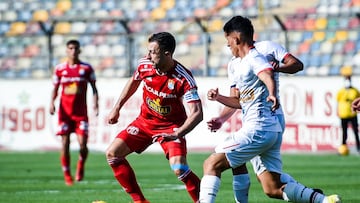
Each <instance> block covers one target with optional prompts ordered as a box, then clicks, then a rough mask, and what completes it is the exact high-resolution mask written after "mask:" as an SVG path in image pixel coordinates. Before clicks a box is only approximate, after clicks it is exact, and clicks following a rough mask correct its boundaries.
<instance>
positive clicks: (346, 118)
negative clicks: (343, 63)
mask: <svg viewBox="0 0 360 203" xmlns="http://www.w3.org/2000/svg"><path fill="white" fill-rule="evenodd" d="M341 75H343V76H344V79H345V80H344V87H343V88H341V89H340V90H339V91H338V93H337V96H336V100H337V102H338V105H337V111H338V112H337V113H338V116H339V118H340V120H341V128H342V144H343V145H346V141H347V137H348V132H347V129H348V124H349V123H351V126H352V129H353V131H354V135H355V140H356V147H357V150H358V152H359V153H360V142H359V129H358V119H357V113H356V111H353V109H352V102H353V101H354V100H355V99H356V98H358V97H360V92H359V90H358V89H356V88H355V87H353V86H352V85H351V75H352V69H351V67H343V68H342V69H341Z"/></svg>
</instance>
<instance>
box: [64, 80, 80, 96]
mask: <svg viewBox="0 0 360 203" xmlns="http://www.w3.org/2000/svg"><path fill="white" fill-rule="evenodd" d="M78 92H79V88H78V86H77V84H76V83H75V82H73V83H71V84H70V85H67V86H65V87H64V94H67V95H74V94H76V93H78Z"/></svg>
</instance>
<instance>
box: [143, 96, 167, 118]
mask: <svg viewBox="0 0 360 203" xmlns="http://www.w3.org/2000/svg"><path fill="white" fill-rule="evenodd" d="M146 103H147V105H148V106H149V108H150V109H152V110H153V111H155V112H157V113H158V114H161V115H163V116H165V115H167V114H169V113H170V110H171V108H170V106H161V105H160V99H155V100H152V99H150V98H147V99H146Z"/></svg>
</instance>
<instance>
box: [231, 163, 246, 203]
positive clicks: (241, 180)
mask: <svg viewBox="0 0 360 203" xmlns="http://www.w3.org/2000/svg"><path fill="white" fill-rule="evenodd" d="M232 173H233V191H234V197H235V202H236V203H247V202H248V196H249V189H250V176H249V173H248V170H247V168H246V164H243V165H241V166H239V167H237V168H234V169H232Z"/></svg>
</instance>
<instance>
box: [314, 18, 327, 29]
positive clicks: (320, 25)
mask: <svg viewBox="0 0 360 203" xmlns="http://www.w3.org/2000/svg"><path fill="white" fill-rule="evenodd" d="M315 26H316V29H319V30H324V29H326V27H327V19H326V18H318V19H317V20H316V22H315Z"/></svg>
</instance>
